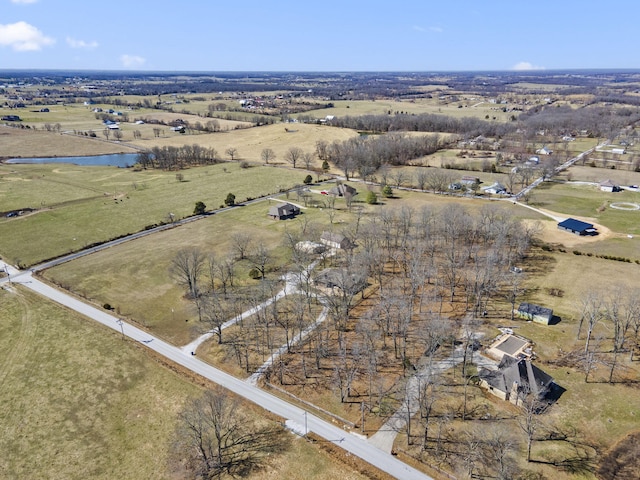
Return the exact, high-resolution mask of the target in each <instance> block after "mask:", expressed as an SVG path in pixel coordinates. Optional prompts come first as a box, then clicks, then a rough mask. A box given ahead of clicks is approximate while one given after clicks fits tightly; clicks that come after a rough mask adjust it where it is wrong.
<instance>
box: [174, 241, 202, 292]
mask: <svg viewBox="0 0 640 480" xmlns="http://www.w3.org/2000/svg"><path fill="white" fill-rule="evenodd" d="M204 268H205V256H204V254H203V253H202V252H201V251H200V249H198V248H185V249H182V250H179V251H178V253H177V254H176V256H175V257H174V259H173V260H172V261H171V266H170V267H169V271H170V273H171V274H172V275H173V276H174V278H175V279H176V280H177V281H178V283H179V284H180V285H184V286H186V287H187V294H188V295H189V296H190V297H191V298H197V297H198V295H199V293H200V292H199V288H198V282H199V280H200V276H201V275H202V273H203V272H204Z"/></svg>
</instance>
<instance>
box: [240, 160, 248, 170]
mask: <svg viewBox="0 0 640 480" xmlns="http://www.w3.org/2000/svg"><path fill="white" fill-rule="evenodd" d="M240 168H249V162H247V161H246V160H243V161H241V162H240Z"/></svg>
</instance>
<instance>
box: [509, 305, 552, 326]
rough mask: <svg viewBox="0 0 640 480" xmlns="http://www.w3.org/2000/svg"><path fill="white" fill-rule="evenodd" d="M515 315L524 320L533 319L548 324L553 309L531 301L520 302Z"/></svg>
mask: <svg viewBox="0 0 640 480" xmlns="http://www.w3.org/2000/svg"><path fill="white" fill-rule="evenodd" d="M516 315H518V316H519V317H520V318H523V319H525V320H533V321H534V322H536V323H542V324H543V325H549V322H551V319H552V318H553V310H551V309H550V308H546V307H541V306H540V305H535V304H533V303H521V304H520V306H519V307H518V310H517V311H516Z"/></svg>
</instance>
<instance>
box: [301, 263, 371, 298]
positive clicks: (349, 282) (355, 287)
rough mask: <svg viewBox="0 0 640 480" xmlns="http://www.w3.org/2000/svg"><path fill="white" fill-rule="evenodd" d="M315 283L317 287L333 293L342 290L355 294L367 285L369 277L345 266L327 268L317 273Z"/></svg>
mask: <svg viewBox="0 0 640 480" xmlns="http://www.w3.org/2000/svg"><path fill="white" fill-rule="evenodd" d="M313 283H314V285H315V286H316V287H320V288H322V289H325V290H328V291H330V292H331V293H334V292H335V291H336V290H340V291H342V292H344V293H347V294H350V295H355V294H356V293H358V292H360V291H362V290H364V288H365V287H366V286H367V278H366V277H365V276H364V275H362V274H360V273H358V272H351V271H349V270H347V269H345V268H325V269H324V270H323V271H321V272H320V273H318V274H317V275H316V277H315V278H314V279H313Z"/></svg>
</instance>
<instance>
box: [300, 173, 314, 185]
mask: <svg viewBox="0 0 640 480" xmlns="http://www.w3.org/2000/svg"><path fill="white" fill-rule="evenodd" d="M302 182H303V183H304V184H305V185H309V184H310V183H313V177H312V176H311V175H307V176H306V177H304V180H303V181H302Z"/></svg>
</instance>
